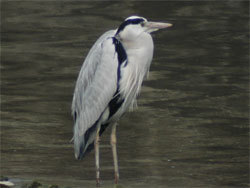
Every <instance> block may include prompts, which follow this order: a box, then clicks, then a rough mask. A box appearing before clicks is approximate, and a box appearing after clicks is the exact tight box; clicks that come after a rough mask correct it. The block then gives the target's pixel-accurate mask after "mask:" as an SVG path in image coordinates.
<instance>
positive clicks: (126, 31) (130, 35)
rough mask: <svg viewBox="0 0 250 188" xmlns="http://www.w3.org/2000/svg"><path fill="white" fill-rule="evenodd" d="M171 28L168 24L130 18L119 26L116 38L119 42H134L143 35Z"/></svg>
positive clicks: (140, 18)
mask: <svg viewBox="0 0 250 188" xmlns="http://www.w3.org/2000/svg"><path fill="white" fill-rule="evenodd" d="M171 26H172V24H170V23H161V22H149V21H147V19H146V18H143V17H139V16H130V17H128V18H127V19H125V21H124V22H123V23H122V24H121V25H120V26H119V28H118V29H117V32H116V36H117V37H118V38H119V39H121V40H135V39H136V38H138V37H139V36H140V35H141V34H143V33H147V34H150V33H152V32H154V31H157V30H159V29H164V28H167V27H171Z"/></svg>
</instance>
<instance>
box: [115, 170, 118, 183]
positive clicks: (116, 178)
mask: <svg viewBox="0 0 250 188" xmlns="http://www.w3.org/2000/svg"><path fill="white" fill-rule="evenodd" d="M118 180H119V174H118V173H115V184H118Z"/></svg>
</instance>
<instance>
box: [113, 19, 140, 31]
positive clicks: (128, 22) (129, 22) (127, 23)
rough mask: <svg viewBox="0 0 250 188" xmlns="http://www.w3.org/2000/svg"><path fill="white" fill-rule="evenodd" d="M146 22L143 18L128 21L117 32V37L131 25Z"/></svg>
mask: <svg viewBox="0 0 250 188" xmlns="http://www.w3.org/2000/svg"><path fill="white" fill-rule="evenodd" d="M144 21H145V20H144V19H142V18H136V19H129V20H126V21H124V22H123V23H122V24H121V25H120V26H119V28H118V30H117V32H116V35H117V34H118V33H120V32H121V31H122V30H123V29H124V28H125V27H126V26H127V25H130V24H139V23H142V22H144Z"/></svg>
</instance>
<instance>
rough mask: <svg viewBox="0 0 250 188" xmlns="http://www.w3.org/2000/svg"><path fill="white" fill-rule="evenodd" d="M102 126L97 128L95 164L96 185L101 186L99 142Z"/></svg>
mask: <svg viewBox="0 0 250 188" xmlns="http://www.w3.org/2000/svg"><path fill="white" fill-rule="evenodd" d="M99 131H100V127H98V128H97V130H96V137H95V166H96V186H100V163H99V158H100V157H99V144H100V135H99Z"/></svg>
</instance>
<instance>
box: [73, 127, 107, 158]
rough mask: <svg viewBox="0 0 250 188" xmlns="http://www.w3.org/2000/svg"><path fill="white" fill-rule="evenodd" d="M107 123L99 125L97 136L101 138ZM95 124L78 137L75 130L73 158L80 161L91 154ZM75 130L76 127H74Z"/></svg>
mask: <svg viewBox="0 0 250 188" xmlns="http://www.w3.org/2000/svg"><path fill="white" fill-rule="evenodd" d="M108 125H109V123H106V124H103V125H101V128H100V132H99V135H100V136H101V135H102V133H103V132H104V130H105V129H106V128H107V127H108ZM96 127H97V122H96V123H95V124H94V125H93V126H92V127H90V128H89V129H88V130H87V131H86V132H85V133H84V134H83V135H79V134H78V132H77V130H78V129H75V132H74V137H73V140H74V148H75V158H76V159H82V158H83V157H84V156H85V155H86V154H88V153H89V152H91V151H92V150H93V148H94V140H95V137H96ZM75 128H76V127H75Z"/></svg>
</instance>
